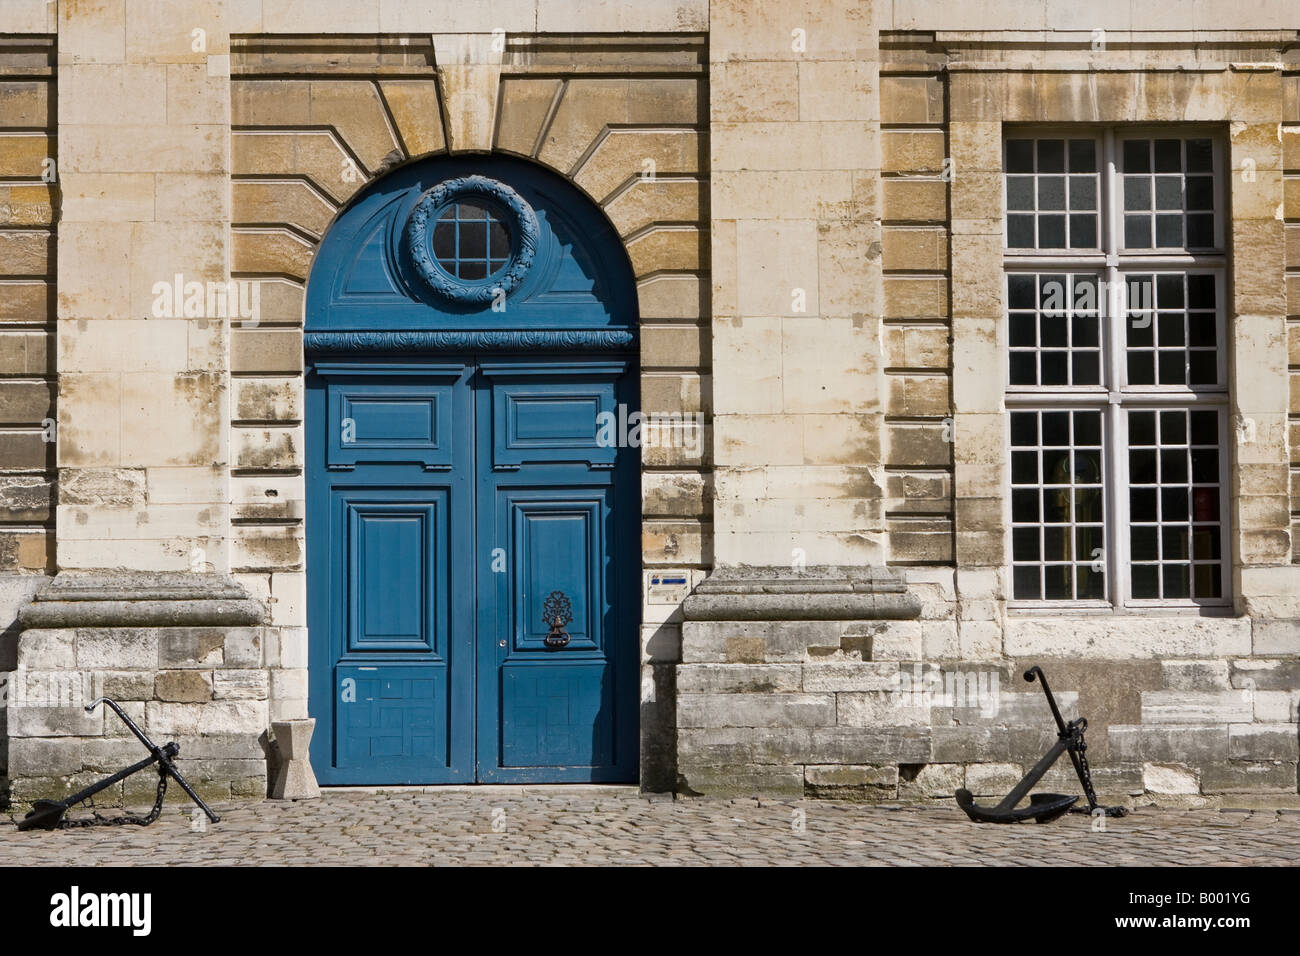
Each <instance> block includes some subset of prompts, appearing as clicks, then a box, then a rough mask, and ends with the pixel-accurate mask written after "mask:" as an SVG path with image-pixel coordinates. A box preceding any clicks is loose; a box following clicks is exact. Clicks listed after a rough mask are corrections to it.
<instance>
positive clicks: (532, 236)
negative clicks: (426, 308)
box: [405, 176, 541, 305]
mask: <svg viewBox="0 0 1300 956" xmlns="http://www.w3.org/2000/svg"><path fill="white" fill-rule="evenodd" d="M474 199H485V200H487V201H488V203H489V204H490V205H492V206H495V207H499V208H501V209H502V210H504V211H505V212H506V213H507V214H508V217H509V221H508V227H509V232H510V241H511V250H510V260H509V263H508V264H507V266H506V268H505V270H504V271H503V272H500V273H498V274H496V275H494V276H492V277H491V278H489V279H487V280H484V281H482V282H471V281H466V280H463V279H457V278H455V277H453V276H451V275H449V274H448V273H447V272H445V271H444V270H443V269H442V268H441V267H440V266H439V265H438V263H437V262H435V261H434V258H433V255H432V254H431V252H430V245H431V243H430V238H431V237H430V231H431V230H432V228H433V225H434V224H435V223H436V222H437V221H438V216H439V215H440V214H441V212H442V211H443V209H445V208H446V207H447V206H448V205H450V204H451V203H454V202H464V201H472V200H474ZM405 236H406V249H407V252H408V253H409V254H410V257H411V263H412V265H413V267H414V269H415V272H416V274H417V275H418V276H419V277H420V278H421V279H422V280H423V281H424V282H425V284H426V285H428V286H429V288H430V289H432V290H433V291H434V292H436V293H437V294H438V295H440V296H443V297H444V298H446V299H449V300H451V301H452V302H459V303H462V304H465V305H487V304H489V303H490V302H492V300H493V299H494V298H496V297H497V295H509V294H510V293H511V292H513V291H514V290H515V289H516V288H518V287H519V283H520V282H522V281H523V279H524V275H525V274H526V273H527V272H528V267H529V266H530V265H532V262H533V256H535V255H536V254H537V246H538V243H539V242H540V241H541V227H540V226H539V225H538V224H537V214H536V213H534V212H533V209H532V207H531V206H529V205H528V203H526V202H525V201H524V198H523V197H522V196H520V195H519V193H517V192H515V191H514V190H513V189H511V188H510V187H509V186H507V185H506V184H505V183H502V182H498V181H497V180H495V179H489V178H488V177H486V176H461V177H459V178H457V179H448V180H445V181H444V182H441V183H439V184H438V185H437V186H434V187H433V188H432V189H430V190H428V191H426V192H425V193H424V195H422V196H421V197H420V198H419V200H418V201H417V202H416V204H415V208H414V209H412V210H411V215H410V217H409V218H408V219H407V220H406V231H405Z"/></svg>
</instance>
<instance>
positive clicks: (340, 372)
mask: <svg viewBox="0 0 1300 956" xmlns="http://www.w3.org/2000/svg"><path fill="white" fill-rule="evenodd" d="M472 371H473V370H472V368H471V367H470V366H469V365H468V364H466V363H463V362H461V363H446V362H440V363H437V364H434V363H429V364H427V365H418V364H417V365H408V364H397V363H389V364H383V363H373V364H370V365H366V366H361V365H359V364H357V363H348V362H340V363H337V364H327V363H317V365H316V366H315V367H314V368H313V370H312V372H311V373H310V374H309V376H308V383H307V384H308V389H307V422H308V427H307V429H306V433H307V436H306V437H307V460H308V463H309V477H308V540H307V563H308V585H309V595H308V597H309V603H308V621H309V626H310V629H311V641H310V645H309V679H310V681H311V695H312V713H313V715H314V716H316V717H317V718H318V720H320V721H321V722H322V724H325V725H327V726H328V725H332V732H331V730H327V729H326V727H325V726H322V727H321V728H320V729H319V730H318V731H317V733H316V734H315V735H314V737H313V738H312V764H313V767H314V768H315V769H316V773H317V776H318V777H319V778H320V780H321V782H323V783H327V784H346V783H412V784H413V783H450V782H456V781H461V782H468V781H472V780H473V779H474V758H473V735H474V723H473V711H474V675H473V667H474V664H473V647H474V643H473V642H474V634H473V617H474V595H473V577H474V574H473V560H474V559H473V553H474V551H473V549H474V534H475V530H474V522H473V509H474V485H473V476H474V443H473V439H472V435H473V428H472V421H473V414H474V406H473V395H472V393H471V391H470V386H469V379H470V376H471V375H472ZM345 429H347V430H348V431H347V432H346V433H345V431H344V430H345ZM345 438H346V440H345Z"/></svg>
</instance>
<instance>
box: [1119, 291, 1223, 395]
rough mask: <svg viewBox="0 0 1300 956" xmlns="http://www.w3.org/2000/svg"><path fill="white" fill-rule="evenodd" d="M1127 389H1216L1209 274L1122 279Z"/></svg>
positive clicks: (1216, 327)
mask: <svg viewBox="0 0 1300 956" xmlns="http://www.w3.org/2000/svg"><path fill="white" fill-rule="evenodd" d="M1125 281H1126V283H1127V284H1128V289H1127V297H1126V300H1125V301H1126V304H1127V307H1128V321H1127V323H1126V328H1127V334H1126V339H1127V341H1126V343H1125V349H1126V367H1125V372H1126V377H1127V381H1126V384H1128V385H1173V386H1185V387H1187V388H1198V387H1203V386H1217V385H1220V384H1222V383H1221V382H1220V381H1219V366H1220V362H1219V354H1220V338H1221V336H1220V324H1221V323H1220V322H1219V306H1218V302H1219V300H1218V294H1217V287H1218V277H1217V276H1216V274H1215V273H1213V272H1195V271H1179V272H1158V273H1152V272H1143V273H1129V274H1127V275H1126V276H1125Z"/></svg>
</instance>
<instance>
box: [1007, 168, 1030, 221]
mask: <svg viewBox="0 0 1300 956" xmlns="http://www.w3.org/2000/svg"><path fill="white" fill-rule="evenodd" d="M1007 209H1009V210H1016V211H1019V210H1029V211H1030V212H1032V211H1033V209H1034V177H1033V176H1008V177H1007Z"/></svg>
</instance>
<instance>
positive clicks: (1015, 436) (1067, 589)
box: [1010, 409, 1106, 600]
mask: <svg viewBox="0 0 1300 956" xmlns="http://www.w3.org/2000/svg"><path fill="white" fill-rule="evenodd" d="M1010 417H1011V440H1012V446H1013V451H1012V453H1011V482H1012V492H1011V494H1012V505H1011V520H1012V531H1011V551H1012V565H1013V580H1014V582H1015V584H1014V593H1015V597H1016V599H1017V600H1039V599H1040V598H1046V599H1049V600H1086V599H1104V597H1105V592H1106V588H1105V568H1104V562H1102V561H1100V558H1101V557H1102V553H1103V549H1104V548H1105V527H1104V521H1105V491H1104V488H1103V475H1104V468H1105V466H1104V461H1103V457H1102V455H1103V453H1102V449H1101V441H1102V427H1101V412H1100V411H1096V410H1092V409H1070V410H1052V411H1016V412H1013V413H1012V414H1011V416H1010ZM1039 440H1041V444H1038V443H1037V442H1038V441H1039ZM1040 503H1041V514H1040V507H1039V506H1040ZM1094 563H1095V564H1096V565H1097V567H1096V568H1095V569H1094V567H1093V565H1094Z"/></svg>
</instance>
